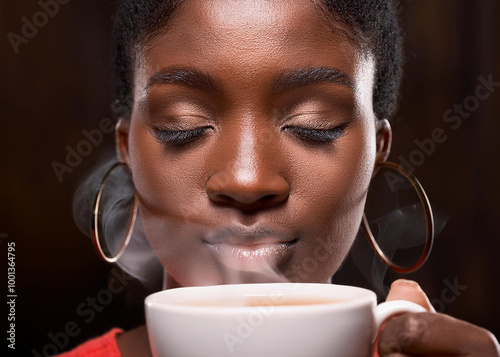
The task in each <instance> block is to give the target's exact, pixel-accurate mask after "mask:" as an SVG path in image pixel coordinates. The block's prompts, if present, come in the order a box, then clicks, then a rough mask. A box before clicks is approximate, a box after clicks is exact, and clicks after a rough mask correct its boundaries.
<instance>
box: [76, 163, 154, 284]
mask: <svg viewBox="0 0 500 357" xmlns="http://www.w3.org/2000/svg"><path fill="white" fill-rule="evenodd" d="M114 163H115V161H113V162H109V163H107V164H105V165H103V166H101V167H100V168H98V169H97V170H96V171H94V172H93V173H92V174H91V175H90V176H89V177H88V178H87V179H86V180H85V181H84V182H83V183H82V184H81V185H80V187H79V188H78V190H77V192H76V193H75V196H74V200H73V217H74V219H75V222H76V224H77V226H78V228H79V229H80V230H81V231H82V232H83V233H84V234H85V235H87V236H88V237H91V236H92V231H91V230H92V219H93V215H92V212H93V209H94V207H93V206H94V200H95V197H96V195H97V192H98V191H99V187H100V184H101V182H102V181H103V178H104V176H105V175H106V173H107V172H108V170H109V169H110V168H111V166H112V165H113V164H114ZM133 195H134V187H133V184H132V181H131V176H130V173H128V172H127V171H126V169H125V168H123V167H117V168H116V169H115V170H113V172H112V173H111V175H110V176H109V177H108V179H107V180H106V181H105V187H104V189H103V193H102V197H101V204H100V210H99V212H100V216H99V221H100V222H101V224H100V227H99V228H100V234H101V244H102V245H103V249H104V250H105V252H106V254H107V255H110V256H114V255H116V253H117V252H118V251H119V249H120V247H121V246H122V245H123V242H124V239H125V237H126V234H127V228H128V222H129V219H130V214H131V211H132V203H133ZM117 264H118V266H119V267H120V268H121V269H123V270H124V271H125V272H127V273H128V274H130V275H131V276H134V277H135V278H137V279H139V280H140V281H141V282H142V283H143V284H144V285H145V286H146V287H149V288H151V287H153V286H155V285H158V283H159V282H160V281H161V279H162V274H163V268H162V266H161V264H160V262H159V261H158V259H157V258H156V256H155V255H154V253H153V250H152V249H151V246H150V245H149V243H148V241H147V239H146V237H145V235H144V232H143V229H142V224H141V219H140V213H139V214H138V216H137V219H136V223H135V226H134V230H133V233H132V238H131V240H130V242H129V245H128V247H127V249H126V250H125V252H124V253H123V255H122V256H121V257H120V259H118V261H117Z"/></svg>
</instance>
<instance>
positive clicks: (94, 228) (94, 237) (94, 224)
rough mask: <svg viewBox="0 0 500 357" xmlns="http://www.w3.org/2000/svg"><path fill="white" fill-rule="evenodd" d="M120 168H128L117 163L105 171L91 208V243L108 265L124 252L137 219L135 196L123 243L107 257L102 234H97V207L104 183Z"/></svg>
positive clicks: (121, 163)
mask: <svg viewBox="0 0 500 357" xmlns="http://www.w3.org/2000/svg"><path fill="white" fill-rule="evenodd" d="M120 166H125V167H126V168H128V166H127V165H126V164H125V163H123V162H117V163H115V164H113V165H112V166H111V167H110V168H109V169H108V171H106V173H105V175H104V177H103V179H102V181H101V184H100V185H99V191H98V192H97V195H96V198H95V200H94V206H93V207H94V209H93V211H92V243H93V244H94V247H95V249H96V251H97V253H98V255H99V257H100V258H101V259H103V260H104V261H106V262H108V263H114V262H116V261H117V260H118V259H119V258H120V257H121V256H122V254H123V252H125V249H126V248H127V246H128V243H129V242H130V238H131V237H132V232H133V230H134V226H135V220H136V218H137V199H136V198H135V195H134V199H133V200H134V203H133V207H132V215H131V218H130V220H129V223H128V228H127V233H126V236H125V241H124V243H123V245H122V246H121V247H120V249H119V251H118V253H117V254H116V255H115V256H108V255H107V254H106V253H105V252H104V249H103V247H102V244H101V235H102V234H99V216H100V215H99V208H100V206H99V205H100V203H101V198H102V193H103V191H104V186H105V184H106V181H107V180H108V179H109V177H110V175H111V173H112V172H113V170H115V169H116V168H118V167H120Z"/></svg>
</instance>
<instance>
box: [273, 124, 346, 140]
mask: <svg viewBox="0 0 500 357" xmlns="http://www.w3.org/2000/svg"><path fill="white" fill-rule="evenodd" d="M345 129H346V126H345V125H339V126H337V127H335V128H333V129H310V128H303V127H297V126H286V127H284V128H283V130H288V131H291V132H292V133H294V134H295V135H297V136H298V137H299V138H300V139H302V140H304V141H306V142H309V143H312V144H328V143H332V142H333V141H335V140H337V139H339V138H340V137H342V136H343V135H344V134H345Z"/></svg>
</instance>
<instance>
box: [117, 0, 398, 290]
mask: <svg viewBox="0 0 500 357" xmlns="http://www.w3.org/2000/svg"><path fill="white" fill-rule="evenodd" d="M339 26H340V25H339ZM373 80H374V62H373V59H372V56H371V55H368V54H363V52H362V51H361V50H360V49H359V48H358V47H357V46H356V45H355V44H353V43H352V42H350V41H349V40H348V39H347V38H346V37H345V35H343V33H342V32H335V31H334V30H333V29H332V26H330V25H328V24H327V23H326V22H325V18H324V15H322V14H321V12H320V11H319V10H318V8H317V7H316V6H315V5H314V4H313V2H312V1H310V0H294V1H289V2H284V1H269V0H258V1H255V0H254V1H224V0H220V1H219V0H207V1H189V0H188V1H185V2H184V3H183V4H182V5H181V6H180V8H179V10H178V12H177V13H176V14H175V15H174V16H173V17H172V18H171V19H170V20H169V25H168V28H166V29H165V30H164V31H163V32H161V33H159V34H157V35H156V36H155V37H154V38H152V39H151V40H149V41H148V43H147V45H146V46H143V47H142V48H140V49H138V50H137V58H136V62H135V75H134V103H133V111H132V115H131V119H130V121H121V122H120V123H119V124H118V126H117V138H118V150H119V154H120V157H121V158H122V160H124V161H125V162H127V163H128V164H129V166H130V168H131V170H132V175H133V180H134V183H135V187H136V193H137V198H138V199H139V202H140V214H141V219H142V222H143V226H144V230H145V233H146V235H147V237H148V240H149V242H150V244H151V246H152V248H153V249H154V251H155V253H156V254H157V256H158V258H159V259H160V261H161V262H162V264H163V266H164V268H165V270H166V271H167V272H168V274H169V275H170V276H171V277H173V278H174V279H175V280H176V281H177V282H178V283H180V284H181V285H185V286H190V285H206V284H221V283H235V282H256V281H275V280H276V281H280V280H290V281H306V282H327V281H328V280H329V278H330V277H331V276H332V275H333V274H334V273H335V271H336V270H337V268H338V267H339V265H340V264H341V262H342V261H343V259H344V258H345V256H346V254H347V252H348V250H349V248H350V246H351V244H352V242H353V240H354V238H355V236H356V233H357V231H358V228H359V225H360V221H361V216H362V212H363V206H364V202H365V197H366V192H367V189H368V185H369V181H370V178H371V175H372V172H373V168H374V165H375V164H376V162H377V161H380V160H384V159H385V157H386V155H387V153H388V152H387V151H388V147H389V142H390V128H389V127H388V125H387V124H386V123H384V122H381V121H378V120H376V118H375V116H374V114H373V108H372V87H373Z"/></svg>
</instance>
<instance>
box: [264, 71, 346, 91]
mask: <svg viewBox="0 0 500 357" xmlns="http://www.w3.org/2000/svg"><path fill="white" fill-rule="evenodd" d="M324 83H335V84H342V85H345V86H347V87H349V88H350V89H351V90H354V83H353V81H352V80H351V79H350V78H349V76H348V75H346V74H345V73H344V72H342V71H341V70H339V69H336V68H331V67H305V68H300V69H297V70H293V71H283V72H282V73H281V74H280V75H279V76H278V77H277V78H276V80H275V81H274V84H273V91H274V92H284V91H287V90H290V89H294V88H297V87H303V86H308V85H314V84H324Z"/></svg>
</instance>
